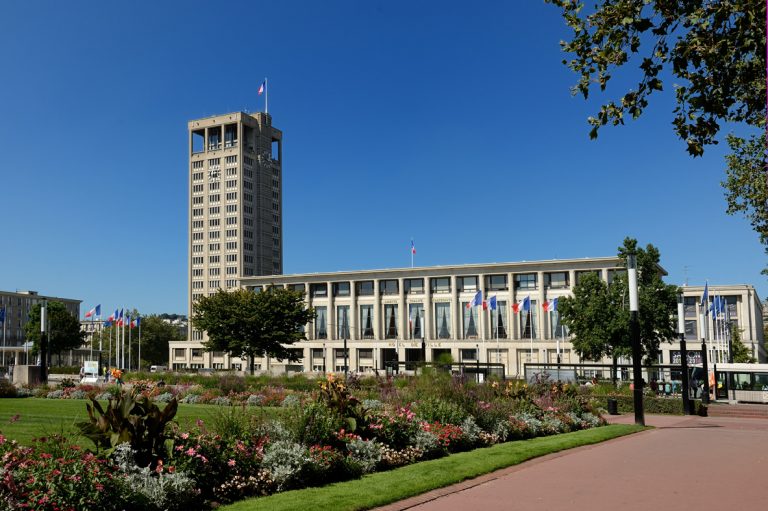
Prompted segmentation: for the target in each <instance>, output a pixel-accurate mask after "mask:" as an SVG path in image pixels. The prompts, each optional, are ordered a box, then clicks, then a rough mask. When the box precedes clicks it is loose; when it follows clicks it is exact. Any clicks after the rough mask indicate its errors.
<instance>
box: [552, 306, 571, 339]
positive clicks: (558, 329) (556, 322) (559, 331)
mask: <svg viewBox="0 0 768 511" xmlns="http://www.w3.org/2000/svg"><path fill="white" fill-rule="evenodd" d="M549 317H550V325H549V334H550V338H552V339H564V338H566V337H568V335H569V332H568V327H567V326H565V325H564V324H563V323H562V322H561V321H560V311H559V310H555V311H552V313H551V314H550V315H549Z"/></svg>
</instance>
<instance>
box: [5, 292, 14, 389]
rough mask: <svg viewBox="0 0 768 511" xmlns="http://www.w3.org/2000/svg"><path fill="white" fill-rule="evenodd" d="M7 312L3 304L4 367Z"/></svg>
mask: <svg viewBox="0 0 768 511" xmlns="http://www.w3.org/2000/svg"><path fill="white" fill-rule="evenodd" d="M5 312H6V310H5V305H3V367H5V322H6V321H7V319H6V318H5ZM11 376H13V375H11Z"/></svg>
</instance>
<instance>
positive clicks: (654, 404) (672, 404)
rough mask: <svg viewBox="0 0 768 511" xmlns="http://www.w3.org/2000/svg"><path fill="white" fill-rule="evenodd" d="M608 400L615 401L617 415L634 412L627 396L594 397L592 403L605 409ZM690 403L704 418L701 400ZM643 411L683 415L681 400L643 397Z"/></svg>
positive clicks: (631, 400)
mask: <svg viewBox="0 0 768 511" xmlns="http://www.w3.org/2000/svg"><path fill="white" fill-rule="evenodd" d="M608 398H611V399H615V400H616V404H617V405H618V411H619V413H632V412H634V410H635V402H634V397H632V396H627V395H612V396H595V397H593V398H592V402H593V403H594V404H595V406H597V407H599V408H603V409H607V408H608ZM691 401H692V402H693V404H694V407H695V410H696V414H697V415H704V416H706V414H707V413H706V406H704V405H702V403H701V400H700V399H693V400H691ZM702 407H703V408H702ZM643 409H644V410H645V413H657V414H663V415H683V400H682V398H658V397H649V396H643Z"/></svg>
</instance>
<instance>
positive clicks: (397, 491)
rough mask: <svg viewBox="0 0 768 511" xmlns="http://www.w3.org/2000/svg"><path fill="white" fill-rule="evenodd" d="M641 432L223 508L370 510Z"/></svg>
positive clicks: (537, 441)
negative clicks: (547, 455) (571, 450)
mask: <svg viewBox="0 0 768 511" xmlns="http://www.w3.org/2000/svg"><path fill="white" fill-rule="evenodd" d="M642 429H643V428H642V427H640V426H635V425H612V426H605V427H601V428H595V429H588V430H585V431H577V432H574V433H566V434H563V435H555V436H548V437H539V438H534V439H531V440H525V441H517V442H507V443H504V444H499V445H495V446H493V447H488V448H485V449H476V450H474V451H470V452H464V453H459V454H453V455H451V456H448V457H446V458H441V459H438V460H432V461H425V462H422V463H416V464H414V465H408V466H406V467H403V468H399V469H397V470H391V471H389V472H379V473H375V474H370V475H367V476H365V477H363V478H362V479H360V480H356V481H346V482H343V483H335V484H331V485H328V486H323V487H321V488H308V489H304V490H294V491H289V492H285V493H279V494H275V495H271V496H268V497H260V498H255V499H249V500H244V501H241V502H238V503H235V504H232V505H230V506H224V507H222V508H220V509H222V510H226V511H256V510H269V511H279V510H293V509H333V510H334V511H345V510H349V511H352V510H359V509H371V508H374V507H377V506H383V505H385V504H389V503H392V502H396V501H398V500H402V499H405V498H408V497H412V496H414V495H420V494H422V493H425V492H427V491H430V490H434V489H435V488H442V487H444V486H449V485H451V484H455V483H458V482H461V481H464V480H466V479H471V478H473V477H477V476H479V475H482V474H487V473H489V472H493V471H494V470H499V469H501V468H505V467H509V466H512V465H517V464H519V463H522V462H523V461H526V460H529V459H531V458H536V457H539V456H543V455H545V454H549V453H553V452H558V451H562V450H564V449H571V448H573V447H578V446H581V445H589V444H595V443H598V442H603V441H605V440H609V439H611V438H616V437H619V436H623V435H628V434H630V433H636V432H638V431H641V430H642Z"/></svg>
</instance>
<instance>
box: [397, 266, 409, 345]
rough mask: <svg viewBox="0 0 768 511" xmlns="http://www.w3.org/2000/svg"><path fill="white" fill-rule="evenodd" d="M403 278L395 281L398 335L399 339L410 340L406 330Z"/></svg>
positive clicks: (406, 313) (406, 319)
mask: <svg viewBox="0 0 768 511" xmlns="http://www.w3.org/2000/svg"><path fill="white" fill-rule="evenodd" d="M404 280H405V279H404V278H402V277H400V278H398V279H397V296H398V301H397V308H398V309H399V315H400V317H399V318H398V321H397V322H398V323H399V327H398V330H399V332H398V333H399V334H400V338H401V339H410V338H411V332H410V329H409V328H408V310H407V309H406V307H407V305H406V303H405V289H404V288H403V284H404Z"/></svg>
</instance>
